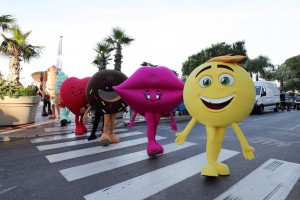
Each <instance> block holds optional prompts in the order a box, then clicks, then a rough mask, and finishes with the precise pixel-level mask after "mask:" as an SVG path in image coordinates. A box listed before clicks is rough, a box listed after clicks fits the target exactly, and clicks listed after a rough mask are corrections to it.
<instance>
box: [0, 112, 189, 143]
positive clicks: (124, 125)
mask: <svg viewBox="0 0 300 200" xmlns="http://www.w3.org/2000/svg"><path fill="white" fill-rule="evenodd" d="M190 119H191V116H190V115H184V116H175V117H174V120H175V122H179V121H185V120H190ZM171 121H172V120H171V119H170V117H162V118H161V119H160V123H171ZM129 123H130V119H124V120H123V121H122V122H119V123H118V124H116V125H115V128H128V125H129ZM145 123H146V120H145V119H144V118H140V119H137V120H136V121H135V122H134V126H137V125H144V124H145ZM88 131H91V129H88ZM66 134H74V132H73V131H72V130H70V131H69V132H64V133H56V134H55V133H49V134H45V135H29V136H18V135H11V136H10V135H5V134H3V135H1V134H0V142H9V141H14V140H22V139H28V138H36V137H46V136H53V135H66Z"/></svg>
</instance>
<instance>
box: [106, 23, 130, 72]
mask: <svg viewBox="0 0 300 200" xmlns="http://www.w3.org/2000/svg"><path fill="white" fill-rule="evenodd" d="M105 41H106V42H107V43H109V44H111V45H112V46H114V48H115V50H116V53H115V59H114V61H115V70H118V71H121V64H122V58H123V55H122V46H126V45H130V44H131V42H132V41H134V39H133V38H131V37H129V36H128V35H126V33H125V31H124V30H122V29H121V28H119V27H116V28H113V30H112V33H111V35H110V36H108V37H107V38H106V40H105Z"/></svg>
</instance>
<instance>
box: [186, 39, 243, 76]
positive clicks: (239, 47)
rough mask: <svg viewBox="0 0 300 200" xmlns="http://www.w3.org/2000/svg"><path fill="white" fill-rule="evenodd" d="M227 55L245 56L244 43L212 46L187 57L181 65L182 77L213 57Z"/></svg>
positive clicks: (222, 43)
mask: <svg viewBox="0 0 300 200" xmlns="http://www.w3.org/2000/svg"><path fill="white" fill-rule="evenodd" d="M228 54H232V55H244V56H247V51H246V49H245V41H237V42H235V43H233V44H227V43H225V42H221V43H217V44H213V45H211V47H209V48H206V49H203V50H201V51H200V52H199V53H197V54H194V55H191V56H189V57H188V59H187V60H186V61H185V62H184V63H183V64H182V68H181V71H182V76H188V75H189V74H190V73H191V72H192V71H193V70H194V69H195V68H196V67H198V66H200V65H201V64H203V63H205V62H206V61H207V60H209V59H211V58H213V57H217V56H223V55H228ZM244 62H245V61H244Z"/></svg>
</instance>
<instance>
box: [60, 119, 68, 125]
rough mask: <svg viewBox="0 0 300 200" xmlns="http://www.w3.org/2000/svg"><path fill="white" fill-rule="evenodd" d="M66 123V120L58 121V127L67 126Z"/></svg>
mask: <svg viewBox="0 0 300 200" xmlns="http://www.w3.org/2000/svg"><path fill="white" fill-rule="evenodd" d="M67 123H68V121H67V120H66V119H62V120H60V126H67Z"/></svg>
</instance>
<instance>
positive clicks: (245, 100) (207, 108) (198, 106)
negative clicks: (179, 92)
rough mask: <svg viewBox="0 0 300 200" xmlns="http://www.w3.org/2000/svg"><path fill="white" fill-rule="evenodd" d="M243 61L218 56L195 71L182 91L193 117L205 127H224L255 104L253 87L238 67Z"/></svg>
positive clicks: (244, 71)
mask: <svg viewBox="0 0 300 200" xmlns="http://www.w3.org/2000/svg"><path fill="white" fill-rule="evenodd" d="M245 58H246V57H245V56H220V57H216V58H213V59H211V60H209V61H207V62H206V63H204V64H202V65H200V66H199V67H197V68H196V69H194V71H193V72H192V73H191V74H190V75H189V77H188V79H187V80H186V83H185V87H184V91H183V99H184V103H185V105H186V108H187V110H188V112H189V113H190V115H191V116H192V117H194V118H196V119H197V121H199V122H200V123H202V124H205V125H206V126H227V125H230V124H231V123H233V122H236V123H238V122H240V121H242V120H243V119H244V118H246V117H247V116H248V115H249V114H250V112H251V111H252V108H253V105H254V101H255V89H254V88H255V87H254V83H253V81H252V79H251V77H250V76H249V74H248V73H247V72H246V70H245V69H244V68H243V67H241V66H239V65H238V64H237V62H239V61H241V60H243V59H245Z"/></svg>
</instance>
